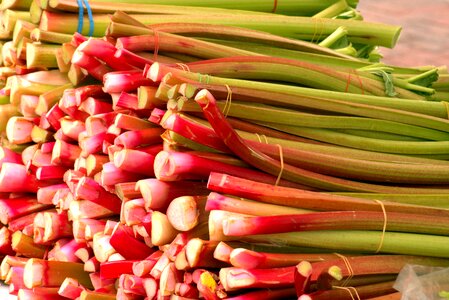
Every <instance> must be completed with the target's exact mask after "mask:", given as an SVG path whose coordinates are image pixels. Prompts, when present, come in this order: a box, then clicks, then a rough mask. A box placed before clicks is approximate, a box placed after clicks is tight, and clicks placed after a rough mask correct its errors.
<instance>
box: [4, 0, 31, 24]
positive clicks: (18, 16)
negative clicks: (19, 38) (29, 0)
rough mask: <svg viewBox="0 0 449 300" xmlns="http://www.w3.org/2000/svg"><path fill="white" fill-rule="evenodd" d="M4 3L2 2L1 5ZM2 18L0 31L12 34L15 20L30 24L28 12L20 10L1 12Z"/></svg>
mask: <svg viewBox="0 0 449 300" xmlns="http://www.w3.org/2000/svg"><path fill="white" fill-rule="evenodd" d="M3 2H4V1H2V4H3ZM0 5H1V4H0ZM1 16H2V18H1V20H0V23H1V25H2V29H3V30H2V31H5V32H12V31H13V30H14V26H15V25H16V22H17V20H23V21H25V22H30V21H31V19H30V14H29V12H28V11H20V10H12V9H7V10H4V11H3V10H2V15H1Z"/></svg>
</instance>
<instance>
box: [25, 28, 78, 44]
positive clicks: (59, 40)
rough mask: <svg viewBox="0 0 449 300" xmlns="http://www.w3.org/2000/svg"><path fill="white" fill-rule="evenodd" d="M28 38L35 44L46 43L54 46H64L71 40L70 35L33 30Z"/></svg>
mask: <svg viewBox="0 0 449 300" xmlns="http://www.w3.org/2000/svg"><path fill="white" fill-rule="evenodd" d="M30 37H31V39H32V40H33V41H35V42H46V43H54V44H64V43H68V42H70V41H71V40H72V35H71V34H64V33H59V32H52V31H46V30H41V29H39V28H35V29H33V30H32V31H31V33H30Z"/></svg>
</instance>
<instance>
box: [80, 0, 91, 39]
mask: <svg viewBox="0 0 449 300" xmlns="http://www.w3.org/2000/svg"><path fill="white" fill-rule="evenodd" d="M76 2H77V3H78V29H77V32H79V33H82V31H83V25H84V24H83V23H84V6H83V4H84V5H85V6H86V9H87V16H88V18H89V33H88V36H92V35H93V33H94V18H93V15H92V9H91V8H90V5H89V1H88V0H76Z"/></svg>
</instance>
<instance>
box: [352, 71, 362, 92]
mask: <svg viewBox="0 0 449 300" xmlns="http://www.w3.org/2000/svg"><path fill="white" fill-rule="evenodd" d="M352 71H353V72H354V74H355V77H356V78H357V80H358V81H359V86H360V91H361V93H362V95H364V94H365V89H364V88H363V82H362V78H360V76H359V74H358V73H357V71H356V70H352Z"/></svg>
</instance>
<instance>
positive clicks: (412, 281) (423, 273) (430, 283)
mask: <svg viewBox="0 0 449 300" xmlns="http://www.w3.org/2000/svg"><path fill="white" fill-rule="evenodd" d="M393 287H394V288H395V289H396V290H398V291H400V292H401V294H402V297H401V300H445V299H447V300H449V268H439V267H428V266H419V265H405V266H404V268H402V270H401V272H400V273H399V275H398V277H397V279H396V282H395V284H394V286H393Z"/></svg>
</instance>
